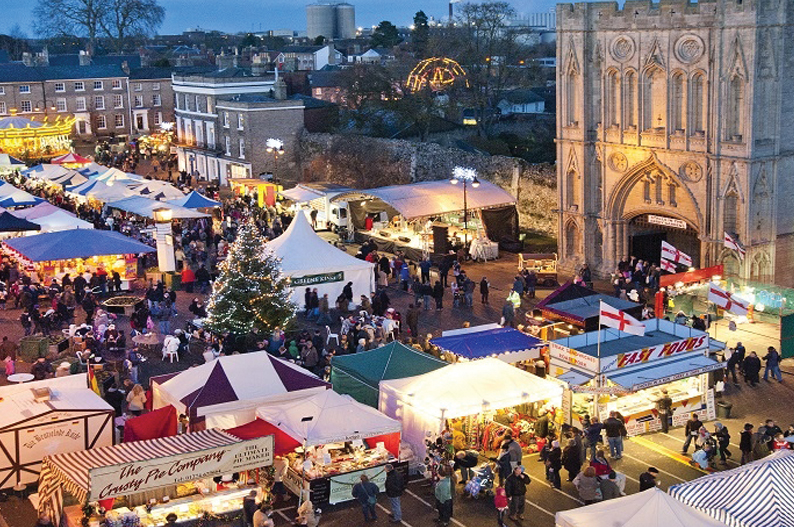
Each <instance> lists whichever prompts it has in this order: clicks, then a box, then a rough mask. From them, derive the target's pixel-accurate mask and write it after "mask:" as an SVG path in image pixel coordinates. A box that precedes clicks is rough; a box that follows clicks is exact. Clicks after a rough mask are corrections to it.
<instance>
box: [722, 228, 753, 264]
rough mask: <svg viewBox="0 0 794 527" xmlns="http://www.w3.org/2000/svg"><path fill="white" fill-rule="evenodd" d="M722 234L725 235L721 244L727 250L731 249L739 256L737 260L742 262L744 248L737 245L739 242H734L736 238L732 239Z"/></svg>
mask: <svg viewBox="0 0 794 527" xmlns="http://www.w3.org/2000/svg"><path fill="white" fill-rule="evenodd" d="M724 234H725V241H724V242H723V245H724V246H725V247H727V248H728V249H733V250H734V251H736V252H737V253H738V254H739V258H740V259H742V260H744V255H745V253H746V252H747V251H745V250H744V247H742V246H741V245H739V241H738V240H736V238H734V237H733V236H731V235H730V234H728V233H727V232H726V233H724Z"/></svg>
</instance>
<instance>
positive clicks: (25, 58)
mask: <svg viewBox="0 0 794 527" xmlns="http://www.w3.org/2000/svg"><path fill="white" fill-rule="evenodd" d="M22 64H24V65H25V66H27V67H28V68H30V67H31V66H33V55H31V54H30V52H28V51H25V52H23V53H22Z"/></svg>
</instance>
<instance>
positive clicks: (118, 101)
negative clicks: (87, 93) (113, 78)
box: [113, 95, 124, 108]
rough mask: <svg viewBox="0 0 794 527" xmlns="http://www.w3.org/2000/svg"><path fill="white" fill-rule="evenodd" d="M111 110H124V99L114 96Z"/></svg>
mask: <svg viewBox="0 0 794 527" xmlns="http://www.w3.org/2000/svg"><path fill="white" fill-rule="evenodd" d="M113 108H124V97H122V96H121V95H114V96H113Z"/></svg>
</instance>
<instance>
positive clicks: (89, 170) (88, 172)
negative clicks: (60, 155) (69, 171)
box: [78, 161, 110, 177]
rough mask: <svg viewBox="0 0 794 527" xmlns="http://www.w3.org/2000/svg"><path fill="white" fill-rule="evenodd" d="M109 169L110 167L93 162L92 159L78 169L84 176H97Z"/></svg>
mask: <svg viewBox="0 0 794 527" xmlns="http://www.w3.org/2000/svg"><path fill="white" fill-rule="evenodd" d="M108 170H110V167H106V166H105V165H100V164H99V163H94V162H93V161H92V162H91V163H90V164H88V165H86V166H84V167H83V168H81V169H80V170H78V172H80V173H81V174H82V175H84V176H86V177H97V176H98V175H100V174H104V173H105V172H107V171H108Z"/></svg>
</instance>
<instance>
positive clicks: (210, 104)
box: [207, 97, 213, 113]
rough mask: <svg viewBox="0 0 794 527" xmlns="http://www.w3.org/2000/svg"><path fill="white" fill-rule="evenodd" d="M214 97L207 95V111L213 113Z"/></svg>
mask: <svg viewBox="0 0 794 527" xmlns="http://www.w3.org/2000/svg"><path fill="white" fill-rule="evenodd" d="M212 110H213V107H212V98H210V97H207V113H212Z"/></svg>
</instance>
